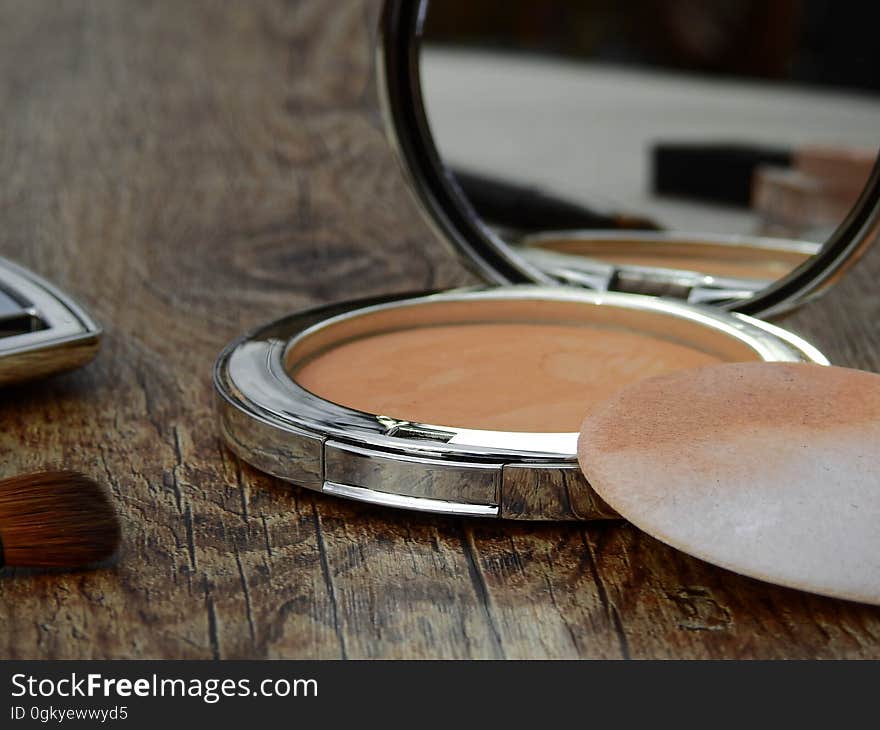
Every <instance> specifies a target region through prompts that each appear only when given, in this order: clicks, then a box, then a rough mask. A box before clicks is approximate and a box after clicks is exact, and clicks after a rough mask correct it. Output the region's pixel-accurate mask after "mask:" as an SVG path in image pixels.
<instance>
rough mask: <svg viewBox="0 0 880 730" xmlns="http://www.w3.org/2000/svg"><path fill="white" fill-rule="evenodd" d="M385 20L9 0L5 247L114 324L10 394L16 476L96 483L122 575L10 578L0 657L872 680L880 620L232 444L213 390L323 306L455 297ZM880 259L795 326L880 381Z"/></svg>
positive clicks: (610, 527) (595, 531)
mask: <svg viewBox="0 0 880 730" xmlns="http://www.w3.org/2000/svg"><path fill="white" fill-rule="evenodd" d="M375 14H376V6H375V3H371V4H370V5H368V6H364V5H363V4H362V3H360V2H341V1H340V2H334V3H332V12H331V9H330V4H328V3H326V2H323V1H322V0H303V1H302V2H298V3H283V2H248V3H219V2H211V1H207V0H206V1H205V2H195V1H188V2H185V3H181V2H175V1H174V0H166V1H164V2H152V3H145V2H121V1H120V2H88V1H83V2H75V1H73V0H71V1H70V2H65V3H50V2H37V1H34V0H17V1H13V2H3V3H2V4H0V109H2V115H3V122H4V123H3V132H4V133H3V135H2V137H0V179H2V182H3V185H2V188H0V210H2V215H3V218H2V220H3V225H2V227H0V253H2V254H3V255H5V256H9V257H12V258H14V259H16V260H18V261H20V262H22V263H24V264H26V265H28V266H30V267H32V268H33V269H34V270H36V271H37V272H39V273H41V274H43V275H45V276H47V277H49V278H50V279H51V280H53V281H55V282H57V283H58V284H59V285H61V286H63V287H65V288H66V289H68V290H69V291H71V292H72V293H74V294H76V295H78V296H79V297H80V298H81V299H82V300H83V301H84V302H85V303H86V304H87V305H88V306H90V308H91V309H92V310H93V312H94V314H95V316H96V317H97V318H98V319H99V320H100V321H101V322H102V323H103V324H104V326H105V327H106V339H105V343H104V348H103V350H102V352H101V354H100V355H99V357H98V359H97V360H96V361H95V362H94V363H93V364H92V365H90V366H89V367H87V368H86V369H84V370H82V371H80V372H77V373H73V374H70V375H66V376H63V377H59V378H55V379H53V380H50V381H46V382H40V383H37V384H34V385H30V386H27V387H20V388H17V389H13V390H7V391H4V392H3V393H2V404H0V414H2V418H3V429H2V435H0V449H2V455H3V472H4V474H13V473H17V472H22V471H26V470H33V469H38V468H42V467H50V466H62V467H67V468H74V469H81V470H83V471H85V472H87V473H90V474H92V475H94V476H95V477H96V478H98V479H99V480H101V481H103V482H105V483H106V484H108V485H109V486H110V487H111V488H112V490H113V493H114V495H115V497H116V501H117V503H118V505H119V509H120V511H121V514H122V520H123V528H124V533H125V539H124V546H123V549H122V552H121V555H120V558H119V561H118V564H117V565H115V566H114V567H110V568H107V569H103V570H99V571H96V572H83V573H75V574H69V575H61V574H45V573H44V574H39V573H30V572H25V571H9V572H7V573H5V574H3V576H2V578H0V621H2V623H3V626H4V628H5V630H4V632H3V639H2V642H3V644H2V650H0V655H2V656H4V657H23V658H36V657H64V658H68V657H69V658H88V657H118V658H122V657H166V658H198V657H205V658H210V657H222V658H226V657H462V658H463V657H511V658H514V657H878V656H880V609H877V608H871V607H866V606H860V605H856V604H852V603H845V602H842V601H836V600H831V599H825V598H819V597H816V596H810V595H807V594H804V593H799V592H796V591H792V590H786V589H782V588H776V587H773V586H770V585H766V584H763V583H760V582H757V581H753V580H749V579H746V578H741V577H738V576H736V575H734V574H732V573H729V572H726V571H724V570H721V569H718V568H714V567H712V566H709V565H707V564H705V563H702V562H700V561H698V560H695V559H692V558H690V557H687V556H686V555H683V554H681V553H679V552H676V551H675V550H672V549H670V548H667V547H665V546H664V545H662V544H660V543H658V542H657V541H656V540H654V539H652V538H650V537H647V536H646V535H644V534H642V533H640V532H639V531H638V530H636V529H634V528H632V527H629V526H628V525H626V524H624V523H609V524H595V525H569V524H562V525H537V526H536V525H528V524H507V523H503V522H490V521H482V522H480V521H476V522H474V521H463V520H455V519H446V518H437V517H430V516H419V515H416V514H407V513H402V512H392V511H385V510H381V509H376V508H370V507H367V506H359V505H356V504H352V503H347V502H343V501H340V500H336V499H332V498H325V497H322V496H320V495H317V494H314V493H311V492H306V491H302V490H300V489H297V488H295V487H291V486H289V485H286V484H283V483H281V482H279V481H276V480H274V479H271V478H268V477H266V476H264V475H262V474H259V473H257V472H255V471H254V470H252V469H250V468H248V467H247V466H246V465H244V464H242V463H240V462H239V461H238V460H237V459H235V458H234V457H233V456H231V455H230V453H229V452H228V451H226V450H225V449H224V448H223V447H222V446H221V444H220V442H219V440H218V437H217V432H216V429H215V427H214V423H213V417H212V387H211V366H212V364H213V360H214V357H215V355H216V354H217V352H218V351H219V350H220V348H221V347H222V346H223V345H224V344H225V343H226V342H227V341H228V340H230V339H231V338H233V337H235V336H236V335H238V334H239V333H241V332H242V331H243V330H244V329H246V328H248V327H251V326H254V325H257V324H258V323H260V322H262V321H264V320H266V319H269V318H272V317H275V316H278V315H280V314H282V313H284V312H287V311H289V310H293V309H296V308H299V307H304V306H307V305H312V304H316V303H319V302H325V301H329V300H333V299H342V298H349V297H352V296H366V295H370V294H375V293H380V292H388V291H402V290H411V289H418V288H429V287H437V286H441V287H445V286H449V285H451V284H454V283H462V282H464V281H467V277H466V275H465V274H464V272H463V270H462V269H461V267H460V265H459V264H458V263H457V261H456V259H455V257H454V256H453V255H452V254H451V253H450V252H448V251H446V250H444V249H443V248H442V247H441V246H440V245H438V244H436V243H433V242H432V239H431V237H430V235H429V233H428V232H427V230H426V229H425V227H424V225H423V224H422V223H421V222H420V220H419V219H418V217H417V215H416V214H415V212H414V209H413V206H412V204H411V203H410V201H409V198H408V197H407V194H406V192H405V191H404V188H403V184H402V181H401V178H400V176H399V173H398V172H397V170H396V167H395V163H394V161H393V160H392V158H391V155H390V152H389V150H388V148H387V146H386V144H385V141H384V138H383V134H382V129H381V122H380V119H379V117H378V115H377V113H376V103H375V90H374V87H373V81H372V60H371V53H370V50H371V48H370V38H371V33H372V32H373V30H372V29H373V24H374V20H375ZM878 276H880V249H878V250H875V251H874V252H873V254H869V255H868V257H867V258H866V259H865V260H864V261H863V263H862V264H861V265H860V266H859V268H858V270H857V271H855V272H854V273H853V274H851V275H850V276H849V277H848V278H847V279H845V280H844V281H843V282H842V283H841V284H840V285H839V286H838V287H837V288H835V290H834V291H833V292H832V293H831V294H829V295H828V296H827V297H826V298H825V299H824V300H822V301H821V302H817V303H814V304H811V305H809V306H807V307H805V308H804V309H803V310H802V311H801V312H799V313H798V314H797V315H796V316H795V317H793V318H792V319H791V320H790V322H789V324H790V326H791V327H793V328H794V329H796V330H797V331H799V332H800V333H802V334H804V335H806V336H808V337H809V338H810V339H812V340H813V341H814V342H815V343H816V344H818V345H819V346H820V347H822V348H823V349H824V350H825V352H826V353H827V354H828V355H829V356H830V357H831V358H832V359H833V360H834V361H836V362H837V363H839V364H845V365H852V366H857V367H862V368H866V369H871V370H878V369H880V330H878V327H877V320H878V316H880V295H878V289H877V286H876V281H877V278H878Z"/></svg>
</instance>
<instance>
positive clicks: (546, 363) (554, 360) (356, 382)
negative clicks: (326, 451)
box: [293, 322, 720, 432]
mask: <svg viewBox="0 0 880 730" xmlns="http://www.w3.org/2000/svg"><path fill="white" fill-rule="evenodd" d="M718 362H720V359H719V358H718V357H716V356H714V355H710V354H707V353H705V352H703V351H701V350H698V349H696V348H691V347H688V346H686V345H681V344H677V343H675V342H670V341H667V340H664V339H661V338H659V337H656V336H652V335H649V334H644V333H639V332H634V331H628V330H612V329H605V328H599V327H590V326H577V325H564V324H560V325H551V324H529V323H501V322H499V323H485V324H484V323H480V324H453V325H441V326H433V327H418V328H412V329H405V330H399V331H394V332H388V333H383V334H378V335H372V336H367V337H362V338H359V339H355V340H352V341H350V342H346V343H343V344H341V345H338V346H336V347H333V348H331V349H328V350H326V351H324V352H322V353H320V354H318V355H317V356H315V357H314V358H312V359H311V360H309V361H308V362H306V363H305V364H304V365H303V366H302V367H301V368H299V369H298V370H295V372H294V373H293V377H294V379H295V380H296V381H297V382H298V383H299V384H300V385H301V386H302V387H304V388H306V389H307V390H309V391H311V392H312V393H314V394H315V395H318V396H320V397H321V398H324V399H325V400H329V401H332V402H334V403H338V404H339V405H343V406H347V407H349V408H355V409H357V410H361V411H366V412H368V413H375V414H378V415H385V416H390V417H393V418H398V419H402V420H408V421H415V422H420V423H428V424H434V425H443V426H456V427H459V428H475V429H489V430H502V431H533V432H574V431H577V430H578V429H579V428H580V424H581V422H582V421H583V420H584V416H585V415H586V414H587V412H588V411H590V409H592V408H593V407H594V406H595V405H597V404H598V403H599V402H601V401H603V400H604V399H605V398H607V397H608V396H610V395H611V394H613V393H615V392H617V391H618V390H619V389H620V388H622V387H624V386H626V385H628V384H630V383H634V382H636V381H639V380H643V379H644V378H648V377H651V376H654V375H660V374H663V373H669V372H672V371H675V370H682V369H685V368H694V367H700V366H702V365H711V364H714V363H718Z"/></svg>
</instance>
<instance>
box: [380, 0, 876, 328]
mask: <svg viewBox="0 0 880 730" xmlns="http://www.w3.org/2000/svg"><path fill="white" fill-rule="evenodd" d="M406 5H407V3H399V2H391V3H390V6H391V8H390V9H388V10H387V11H386V24H385V30H386V34H388V35H387V36H386V43H385V51H386V56H391V58H388V57H386V73H387V75H388V76H389V79H390V80H389V91H390V93H391V95H392V96H393V97H394V98H393V99H392V100H391V101H392V108H393V107H394V105H395V104H398V105H399V106H398V108H397V109H396V110H394V109H392V111H393V113H395V111H396V114H397V117H398V119H397V125H396V126H397V131H398V136H399V137H401V139H400V140H399V142H400V143H401V145H400V146H401V147H402V148H403V151H404V157H405V159H406V161H407V163H408V165H409V167H410V169H411V171H412V172H413V173H414V176H415V177H416V184H417V186H418V187H419V188H421V190H420V193H421V194H422V197H423V201H424V202H427V204H428V207H429V209H431V213H432V215H433V216H434V218H435V219H438V220H440V222H441V226H443V227H445V228H446V231H445V232H446V234H447V236H450V237H452V238H455V237H459V239H460V240H459V241H458V242H459V243H460V244H461V245H462V246H463V247H464V248H465V250H467V251H468V253H470V254H471V255H472V256H473V257H474V258H476V259H477V261H478V263H481V264H484V265H483V266H482V267H481V268H482V269H483V271H484V272H485V271H486V269H487V268H488V269H491V270H492V271H493V272H495V273H498V272H500V277H495V278H496V279H498V278H502V279H504V280H514V281H515V280H518V279H523V278H524V279H532V280H534V279H538V280H544V281H547V280H556V281H560V280H561V281H563V282H564V283H568V284H578V285H582V286H587V287H590V288H596V289H614V290H621V291H633V292H638V293H646V294H657V295H665V296H676V297H680V298H684V299H687V300H689V301H691V302H700V303H709V304H714V305H718V306H723V307H726V308H731V309H738V310H741V311H751V312H758V311H760V312H765V313H766V312H772V311H781V310H783V309H787V308H790V307H791V306H793V305H794V304H797V303H798V302H799V301H801V300H803V298H805V297H806V296H808V295H810V294H812V293H815V292H816V291H818V290H820V289H821V288H822V287H823V286H824V285H825V284H826V283H827V282H828V281H830V280H832V279H834V278H835V277H836V276H837V275H838V274H839V272H840V270H841V268H842V267H843V265H844V262H845V261H846V260H852V259H853V258H854V254H855V253H856V252H857V251H858V250H860V249H861V248H862V247H863V246H864V245H866V244H867V242H868V241H869V240H870V239H871V238H872V237H873V234H874V233H875V230H874V229H875V227H876V225H877V217H878V213H877V200H878V181H877V174H876V173H875V172H873V170H874V168H875V160H876V158H877V152H878V148H880V76H878V75H877V73H876V69H877V68H880V46H878V45H877V44H876V42H874V38H873V33H874V31H873V28H874V27H876V26H875V23H874V17H873V16H874V15H875V11H874V10H873V9H872V7H871V6H870V5H867V6H865V7H864V8H862V7H858V8H857V7H852V8H849V9H848V10H847V11H846V12H845V13H844V12H842V11H840V10H839V9H837V8H836V7H835V6H834V4H833V3H830V2H827V0H826V1H820V0H775V1H774V2H771V3H765V2H758V1H757V0H742V1H738V2H719V3H698V2H693V1H692V0H653V1H652V2H648V3H642V2H583V3H571V2H564V1H563V0H541V1H540V2H538V0H512V1H511V2H505V3H499V2H490V1H489V0H482V1H478V2H465V0H458V1H453V0H444V1H443V2H431V3H427V2H422V3H421V4H420V6H419V4H418V3H414V4H411V5H413V6H419V7H418V8H417V9H410V10H409V11H407V10H406V9H405V8H404V6H406ZM869 16H870V17H869ZM419 41H420V43H419ZM392 46H393V48H392ZM389 51H390V53H389ZM401 54H403V55H401ZM407 84H408V86H407ZM401 92H403V93H401ZM407 93H410V94H411V95H410V96H409V97H407V98H405V99H403V101H401V96H403V97H406V96H407ZM407 104H409V105H410V106H412V107H413V109H412V110H409V111H411V112H412V113H411V114H410V115H407V114H406V113H403V114H402V113H401V110H403V111H404V112H405V111H407V109H406V106H407ZM434 173H436V175H437V177H438V178H440V179H437V180H434V179H433V174H434ZM490 248H491V249H492V250H491V251H489V249H490ZM511 272H512V273H511Z"/></svg>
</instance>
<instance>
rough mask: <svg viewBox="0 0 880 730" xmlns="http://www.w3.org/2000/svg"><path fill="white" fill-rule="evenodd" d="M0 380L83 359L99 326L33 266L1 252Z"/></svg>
mask: <svg viewBox="0 0 880 730" xmlns="http://www.w3.org/2000/svg"><path fill="white" fill-rule="evenodd" d="M0 294H2V295H3V296H4V300H5V301H7V302H8V303H9V306H8V307H7V308H6V309H5V310H4V311H3V312H2V313H0V386H3V385H9V384H11V383H19V382H22V381H26V380H32V379H35V378H39V377H43V376H46V375H50V374H53V373H57V372H63V371H65V370H71V369H73V368H76V367H79V366H81V365H84V364H85V363H87V362H88V361H89V360H91V359H92V358H93V357H94V356H95V353H96V352H97V351H98V347H99V344H100V337H101V328H100V327H99V326H98V325H97V323H96V322H95V321H94V320H93V319H92V318H91V316H89V314H88V313H87V312H86V311H85V309H83V307H82V306H80V305H79V304H77V303H76V302H75V301H74V300H73V299H71V298H70V297H69V296H67V295H66V294H64V293H63V292H61V291H60V290H59V289H57V288H56V287H54V286H52V285H51V284H50V283H49V282H47V281H46V280H45V279H42V278H41V277H39V276H37V275H36V274H34V273H33V272H31V271H28V270H27V269H25V268H23V267H21V266H18V265H17V264H14V263H12V262H11V261H8V260H6V259H4V258H0Z"/></svg>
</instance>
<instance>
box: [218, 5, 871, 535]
mask: <svg viewBox="0 0 880 730" xmlns="http://www.w3.org/2000/svg"><path fill="white" fill-rule="evenodd" d="M426 6H427V3H426V2H407V1H406V0H392V1H390V2H387V3H386V5H385V7H384V10H383V14H382V20H381V36H380V39H379V43H378V51H379V59H378V64H377V69H378V74H379V84H380V91H381V97H382V103H383V111H384V113H385V117H386V122H387V129H388V133H389V137H390V140H391V144H392V145H393V146H394V148H395V150H396V151H397V153H398V155H399V157H400V159H401V162H402V166H403V169H404V172H405V174H406V176H407V177H408V181H409V183H410V187H411V188H412V190H413V192H414V193H415V197H416V198H417V200H418V202H419V204H420V206H421V208H422V209H423V211H424V213H425V215H426V218H427V220H428V221H429V222H430V224H431V227H432V229H433V230H434V232H435V233H436V234H437V235H438V236H439V237H441V238H442V239H444V240H445V241H446V242H449V243H451V244H452V245H453V246H454V247H455V248H456V249H457V250H458V251H459V252H460V253H461V255H462V258H463V260H464V261H465V262H466V263H467V264H468V265H469V266H470V268H471V269H472V270H473V271H474V272H476V273H477V274H478V275H479V276H480V277H481V278H482V279H483V280H484V281H485V282H486V286H485V287H483V288H472V289H460V290H454V291H447V292H432V293H425V294H423V295H418V296H412V295H409V296H400V295H398V296H389V297H385V298H374V299H370V300H361V301H355V302H350V303H342V304H335V305H331V306H327V307H322V308H318V309H312V310H309V311H305V312H299V313H296V314H292V315H289V316H287V317H284V318H283V319H280V320H278V321H276V322H273V323H271V324H268V325H266V326H264V327H261V328H259V329H257V330H256V331H254V332H252V333H250V334H248V335H245V336H244V337H242V338H240V339H239V340H237V341H235V342H233V343H231V344H230V345H229V346H228V347H227V348H226V349H225V350H224V351H223V352H222V353H221V355H220V356H219V358H218V360H217V363H216V365H215V369H214V383H215V387H216V391H217V396H218V398H217V402H218V419H219V425H220V429H221V433H222V435H223V438H224V439H225V441H226V443H227V444H228V445H229V447H230V448H231V449H232V450H233V451H235V452H236V453H237V454H238V455H239V456H240V457H241V458H242V459H244V460H245V461H247V462H248V463H250V464H252V465H254V466H255V467H257V468H259V469H261V470H264V471H266V472H268V473H270V474H273V475H275V476H277V477H280V478H281V479H285V480H287V481H290V482H292V483H294V484H297V485H299V486H302V487H306V488H309V489H313V490H316V491H319V492H323V493H325V494H331V495H335V496H339V497H345V498H348V499H354V500H359V501H363V502H369V503H374V504H381V505H386V506H389V507H398V508H405V509H411V510H420V511H426V512H435V513H442V514H452V515H466V516H476V517H500V518H507V519H522V520H589V519H601V518H611V517H616V516H617V514H616V513H615V512H614V510H612V509H611V508H610V507H609V506H608V505H607V504H605V503H604V502H603V500H602V499H601V498H600V497H599V496H598V495H597V494H596V493H595V492H594V491H593V490H592V489H591V487H590V485H589V484H588V483H587V481H586V480H585V478H584V477H583V475H582V473H581V470H580V468H579V467H578V462H577V455H576V448H577V437H578V425H577V424H578V421H579V420H580V419H582V418H583V417H586V416H587V415H588V414H589V412H590V409H591V408H593V407H594V406H596V405H598V403H599V402H600V401H601V400H602V399H603V398H605V397H607V396H609V395H611V394H612V393H613V392H615V391H616V390H617V389H618V388H621V387H624V386H625V385H628V384H631V383H633V382H636V381H638V380H640V379H643V378H646V377H650V376H652V375H658V374H662V373H668V372H671V371H673V370H676V369H679V370H680V369H685V368H690V367H697V366H700V365H704V364H712V363H722V362H748V361H756V362H761V361H764V362H768V361H778V362H791V363H817V364H824V365H827V364H828V362H827V360H826V359H825V357H824V356H823V355H822V354H821V353H820V352H819V351H818V350H816V349H815V348H814V347H812V346H811V345H810V344H808V343H807V342H804V341H803V340H802V339H800V338H799V337H797V336H795V335H793V334H791V333H789V332H787V331H785V330H784V329H782V328H780V327H778V326H776V325H773V324H768V323H767V322H766V321H764V319H765V318H767V317H770V316H774V315H779V314H781V313H783V312H786V311H788V310H791V309H793V308H794V307H797V306H798V305H800V304H802V303H803V302H805V301H807V300H808V299H810V298H811V297H814V296H816V295H818V294H820V293H821V292H822V291H824V290H825V289H826V288H827V287H828V286H829V285H830V284H832V283H833V282H834V281H835V280H836V279H837V278H839V276H840V275H841V274H842V273H843V272H844V270H845V269H846V267H848V266H849V265H851V264H852V263H853V262H854V261H855V260H856V259H857V258H858V255H859V254H860V253H861V252H863V251H864V250H865V248H866V247H867V246H868V245H869V243H870V242H871V241H872V240H873V238H874V237H875V235H876V233H877V228H878V223H880V212H878V211H880V204H878V203H880V174H878V170H877V169H876V168H875V170H874V172H873V174H872V176H871V178H870V180H869V182H868V185H867V187H866V189H865V190H864V191H863V193H862V195H861V197H860V198H859V201H858V203H857V204H856V205H855V207H854V208H853V209H852V211H851V212H850V213H849V215H848V216H847V217H846V219H845V220H844V221H843V222H842V223H841V225H840V226H839V227H838V228H837V230H836V231H835V233H834V234H833V235H832V236H831V238H830V239H829V240H828V241H827V242H826V243H824V244H822V245H821V246H818V245H817V244H813V243H809V242H799V241H779V240H777V239H766V240H765V239H759V238H750V237H711V236H710V237H706V236H693V235H687V234H675V233H663V234H645V233H640V232H632V233H631V232H625V233H620V232H596V231H590V232H578V231H572V232H565V233H564V234H561V233H559V232H554V233H553V234H546V235H539V236H533V237H531V238H529V239H527V240H525V241H523V242H522V243H523V245H521V246H519V247H514V246H511V245H510V244H509V243H507V242H505V241H504V240H502V238H501V237H500V236H499V235H498V233H497V232H496V231H495V230H493V229H492V228H491V227H489V226H488V225H486V224H485V223H484V222H483V221H482V220H481V219H480V217H479V216H478V215H477V214H476V212H475V211H474V209H473V208H472V207H471V205H470V204H469V203H468V201H467V199H466V198H465V197H464V195H463V194H462V192H461V190H460V188H459V187H458V186H457V184H456V183H455V180H454V178H453V177H452V176H451V175H450V174H449V173H448V170H447V168H446V166H445V165H444V163H443V161H442V160H441V158H440V155H439V154H438V151H437V148H436V145H435V143H434V139H433V137H432V133H431V129H430V125H429V123H428V119H427V115H426V112H425V107H424V104H423V100H422V89H421V83H420V74H419V39H420V34H421V29H422V22H423V20H424V13H425V9H426ZM613 246H617V248H616V249H615V250H616V251H618V254H619V255H618V256H614V255H608V256H605V255H604V254H603V253H602V250H603V247H613ZM609 250H610V248H609ZM584 251H589V256H590V257H591V260H590V261H589V262H588V263H584V262H583V260H582V254H583V253H584ZM755 251H758V252H763V253H765V254H766V253H767V252H770V253H771V254H772V255H770V256H765V257H764V259H762V261H761V265H759V266H755V265H753V264H754V258H750V256H751V255H752V254H753V253H754V252H755ZM702 259H707V260H709V259H711V260H712V263H711V265H707V266H706V267H703V266H702V265H701V264H700V260H702ZM719 261H720V262H721V263H720V266H721V268H720V269H719V268H713V267H716V266H718V265H719V264H718V262H719ZM768 262H769V263H768ZM762 266H763V268H762ZM774 267H776V268H774Z"/></svg>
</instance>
